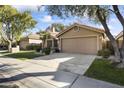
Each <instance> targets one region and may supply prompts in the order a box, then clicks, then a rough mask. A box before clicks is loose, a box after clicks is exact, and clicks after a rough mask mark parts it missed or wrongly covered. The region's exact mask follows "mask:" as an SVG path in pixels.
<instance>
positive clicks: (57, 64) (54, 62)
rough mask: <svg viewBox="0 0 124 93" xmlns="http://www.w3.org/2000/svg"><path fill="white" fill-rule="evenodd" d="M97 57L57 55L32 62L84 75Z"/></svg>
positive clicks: (39, 58)
mask: <svg viewBox="0 0 124 93" xmlns="http://www.w3.org/2000/svg"><path fill="white" fill-rule="evenodd" d="M95 57H96V56H95V55H83V54H68V53H55V54H52V55H48V56H43V57H38V58H35V59H33V60H32V61H30V62H33V63H37V64H39V65H44V66H47V67H51V68H57V69H59V70H63V71H66V72H72V73H76V74H80V75H83V74H84V73H85V71H86V70H87V69H88V68H89V66H90V65H91V63H92V62H93V60H94V59H95Z"/></svg>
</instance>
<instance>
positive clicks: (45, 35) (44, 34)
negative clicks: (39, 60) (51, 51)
mask: <svg viewBox="0 0 124 93" xmlns="http://www.w3.org/2000/svg"><path fill="white" fill-rule="evenodd" d="M37 34H39V35H40V39H41V40H42V48H45V43H46V39H49V38H50V33H49V32H47V31H42V30H41V31H39V32H38V33H37Z"/></svg>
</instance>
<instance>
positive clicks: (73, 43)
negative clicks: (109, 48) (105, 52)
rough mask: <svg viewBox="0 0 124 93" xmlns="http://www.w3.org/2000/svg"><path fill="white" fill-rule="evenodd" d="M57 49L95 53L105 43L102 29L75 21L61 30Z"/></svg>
mask: <svg viewBox="0 0 124 93" xmlns="http://www.w3.org/2000/svg"><path fill="white" fill-rule="evenodd" d="M57 37H58V38H59V49H60V51H61V52H67V53H83V54H97V52H98V50H101V49H102V47H103V44H104V43H105V39H104V37H105V34H104V30H102V29H98V28H94V27H90V26H86V25H82V24H78V23H75V24H73V25H71V26H70V27H68V28H67V29H65V30H64V31H61V32H60V33H59V34H58V35H57Z"/></svg>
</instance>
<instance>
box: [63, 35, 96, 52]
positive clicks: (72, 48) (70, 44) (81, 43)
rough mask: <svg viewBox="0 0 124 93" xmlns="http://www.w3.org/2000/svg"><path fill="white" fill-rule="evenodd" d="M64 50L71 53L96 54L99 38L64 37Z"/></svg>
mask: <svg viewBox="0 0 124 93" xmlns="http://www.w3.org/2000/svg"><path fill="white" fill-rule="evenodd" d="M62 51H63V52H69V53H84V54H96V52H97V38H96V37H85V38H84V37H82V38H68V39H62Z"/></svg>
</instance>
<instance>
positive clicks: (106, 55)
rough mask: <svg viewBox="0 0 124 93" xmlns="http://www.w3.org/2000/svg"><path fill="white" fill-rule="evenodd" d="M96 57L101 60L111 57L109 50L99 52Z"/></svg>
mask: <svg viewBox="0 0 124 93" xmlns="http://www.w3.org/2000/svg"><path fill="white" fill-rule="evenodd" d="M97 55H98V56H102V57H103V58H108V57H109V56H110V55H111V51H110V50H109V49H103V50H99V51H98V53H97Z"/></svg>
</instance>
